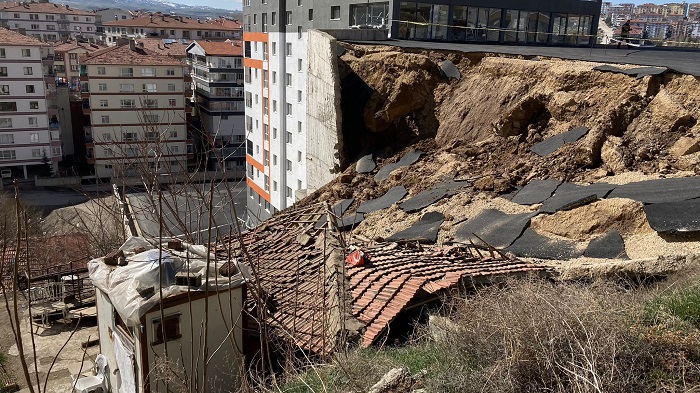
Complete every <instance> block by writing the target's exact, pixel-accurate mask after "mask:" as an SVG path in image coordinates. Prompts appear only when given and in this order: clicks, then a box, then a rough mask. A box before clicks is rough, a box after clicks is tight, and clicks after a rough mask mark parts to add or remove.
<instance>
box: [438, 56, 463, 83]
mask: <svg viewBox="0 0 700 393" xmlns="http://www.w3.org/2000/svg"><path fill="white" fill-rule="evenodd" d="M438 66H439V67H440V70H441V71H442V73H443V74H445V76H446V77H448V78H452V79H460V78H461V77H462V74H461V73H460V72H459V70H458V69H457V66H455V65H454V63H453V62H451V61H449V60H445V61H443V62H442V63H440V64H438Z"/></svg>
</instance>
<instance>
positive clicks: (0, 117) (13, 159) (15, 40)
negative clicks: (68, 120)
mask: <svg viewBox="0 0 700 393" xmlns="http://www.w3.org/2000/svg"><path fill="white" fill-rule="evenodd" d="M52 66H53V48H52V47H50V46H47V45H46V44H44V43H42V42H40V41H39V40H37V39H35V38H32V37H27V36H24V35H22V34H19V33H16V32H14V31H10V30H7V29H3V28H0V168H3V169H11V170H12V171H13V176H23V177H24V178H27V177H28V176H29V173H28V168H30V167H40V168H39V169H38V170H37V171H35V172H34V173H35V174H44V175H48V174H50V172H55V171H56V170H57V169H58V162H59V161H60V160H61V157H62V151H61V139H60V133H59V119H58V116H57V111H56V110H55V108H51V109H50V106H52V105H53V104H52V103H51V99H54V98H55V84H54V79H53V78H54V77H53V75H52V74H53V71H52Z"/></svg>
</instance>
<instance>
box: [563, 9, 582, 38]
mask: <svg viewBox="0 0 700 393" xmlns="http://www.w3.org/2000/svg"><path fill="white" fill-rule="evenodd" d="M579 19H580V17H579V15H571V14H569V17H568V22H567V24H566V42H565V43H566V44H569V45H575V44H576V42H577V39H578V28H579Z"/></svg>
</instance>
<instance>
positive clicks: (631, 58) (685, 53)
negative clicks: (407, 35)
mask: <svg viewBox="0 0 700 393" xmlns="http://www.w3.org/2000/svg"><path fill="white" fill-rule="evenodd" d="M351 42H354V43H357V44H367V45H392V46H398V47H402V48H416V49H430V50H451V51H460V52H466V53H483V52H487V53H502V54H509V55H522V56H545V57H556V58H561V59H570V60H584V61H592V62H600V63H614V64H637V65H643V66H655V67H667V68H670V69H672V70H674V71H677V72H680V73H683V74H690V75H694V76H697V77H700V50H689V49H676V48H653V47H650V48H638V49H632V50H628V49H624V48H623V49H616V48H615V47H614V46H610V47H595V48H580V47H554V46H516V45H489V44H459V43H452V42H426V41H408V40H387V41H351Z"/></svg>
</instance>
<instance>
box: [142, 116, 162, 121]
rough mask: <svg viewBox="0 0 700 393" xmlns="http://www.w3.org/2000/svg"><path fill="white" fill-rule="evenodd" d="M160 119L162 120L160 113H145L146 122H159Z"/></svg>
mask: <svg viewBox="0 0 700 393" xmlns="http://www.w3.org/2000/svg"><path fill="white" fill-rule="evenodd" d="M158 120H160V118H159V116H158V115H143V121H144V122H145V123H158Z"/></svg>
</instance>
